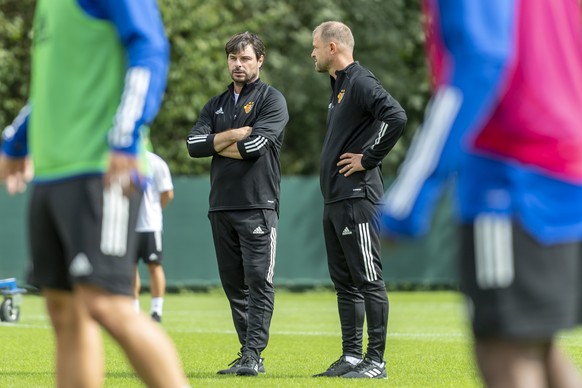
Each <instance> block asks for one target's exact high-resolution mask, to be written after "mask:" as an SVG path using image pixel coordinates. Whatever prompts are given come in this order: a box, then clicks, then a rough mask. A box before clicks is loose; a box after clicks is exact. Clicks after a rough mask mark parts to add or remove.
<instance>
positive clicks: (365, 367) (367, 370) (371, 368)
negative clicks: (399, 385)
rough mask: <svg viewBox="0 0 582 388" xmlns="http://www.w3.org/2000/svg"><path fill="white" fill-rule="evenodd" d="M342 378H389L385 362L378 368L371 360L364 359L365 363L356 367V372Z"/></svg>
mask: <svg viewBox="0 0 582 388" xmlns="http://www.w3.org/2000/svg"><path fill="white" fill-rule="evenodd" d="M342 377H344V378H347V379H385V378H387V375H386V363H385V362H383V363H382V365H381V366H378V365H376V363H375V362H373V361H372V360H370V359H369V358H364V361H362V362H360V363H359V364H358V365H356V367H355V368H354V370H352V371H351V372H348V373H346V374H344V375H342Z"/></svg>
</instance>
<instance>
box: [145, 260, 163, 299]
mask: <svg viewBox="0 0 582 388" xmlns="http://www.w3.org/2000/svg"><path fill="white" fill-rule="evenodd" d="M148 268H149V271H150V288H151V294H152V298H163V297H164V294H165V293H166V275H165V274H164V269H163V268H162V266H161V265H160V264H149V265H148Z"/></svg>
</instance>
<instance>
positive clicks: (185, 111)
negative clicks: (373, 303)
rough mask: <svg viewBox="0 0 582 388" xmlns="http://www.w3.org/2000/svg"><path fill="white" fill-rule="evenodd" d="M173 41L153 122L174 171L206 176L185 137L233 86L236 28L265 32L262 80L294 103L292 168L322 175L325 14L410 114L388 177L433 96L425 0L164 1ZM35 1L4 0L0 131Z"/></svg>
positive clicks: (19, 83) (287, 162) (16, 98)
mask: <svg viewBox="0 0 582 388" xmlns="http://www.w3.org/2000/svg"><path fill="white" fill-rule="evenodd" d="M158 3H159V5H160V9H161V12H162V16H163V18H164V22H165V26H166V31H167V34H168V37H169V39H170V42H171V46H172V54H171V61H172V63H171V69H170V76H169V83H168V89H167V93H166V97H165V101H164V104H163V106H162V108H161V111H160V114H159V116H158V118H157V119H156V121H155V123H154V125H153V128H152V139H153V143H154V145H155V147H156V151H157V152H158V153H159V154H160V155H162V156H163V157H164V158H165V159H167V160H168V161H169V163H170V167H171V169H172V171H173V173H174V174H179V175H195V174H200V173H206V172H207V171H208V167H209V160H208V159H202V160H193V159H190V158H189V157H188V155H187V153H186V150H185V145H184V139H185V137H186V134H187V133H188V131H189V129H190V127H191V126H192V125H193V123H194V122H195V121H196V119H197V115H198V112H199V111H200V110H201V108H202V106H203V105H204V103H205V102H206V101H207V100H208V99H209V98H210V97H212V96H213V95H215V94H217V93H219V92H221V91H222V90H223V89H224V88H225V86H226V85H227V84H228V83H229V82H230V78H229V75H228V72H227V69H226V57H225V55H224V44H225V42H226V41H227V40H228V38H229V37H230V36H231V35H232V34H234V33H237V32H241V31H246V30H248V31H252V32H256V33H258V34H259V35H260V36H261V37H262V39H263V40H264V42H265V45H266V47H267V58H266V63H265V66H264V69H263V72H262V73H261V74H262V78H263V79H264V80H266V81H267V82H269V83H271V84H272V85H273V86H275V87H276V88H278V89H280V90H281V91H282V92H283V94H284V95H285V97H286V99H287V103H288V106H289V111H290V117H291V119H290V122H289V125H288V127H287V131H286V136H285V141H284V145H283V153H282V168H283V172H284V173H285V174H291V175H295V174H300V175H310V174H316V173H317V171H318V163H319V162H318V161H319V151H320V147H321V142H322V139H323V135H324V132H325V116H326V111H327V105H328V98H329V80H328V77H327V76H326V75H325V74H319V73H316V72H315V70H314V65H313V61H312V59H311V58H310V53H311V50H312V40H311V31H312V30H313V28H314V27H315V26H316V25H317V24H319V23H320V22H322V21H325V20H341V21H344V22H345V23H346V24H348V25H349V26H350V27H351V28H352V30H353V33H354V36H355V40H356V48H355V57H356V59H357V60H359V61H360V63H362V65H364V66H366V67H368V68H370V69H371V70H372V71H373V72H374V73H375V74H376V76H377V77H378V78H379V79H380V80H381V81H382V83H383V84H384V86H385V87H386V88H387V89H388V90H389V92H390V93H391V94H392V95H393V96H394V97H396V99H398V100H399V101H400V102H401V104H402V105H403V106H404V108H405V109H406V111H407V113H408V116H409V125H408V130H407V131H406V133H405V136H404V139H403V140H402V141H401V142H400V143H399V144H398V145H397V146H396V148H395V150H394V151H393V152H392V153H391V154H390V155H389V156H388V157H387V160H386V169H385V172H386V174H392V173H393V172H394V171H395V169H396V166H397V165H398V164H399V162H400V161H401V159H402V157H403V154H404V151H405V149H406V148H407V147H408V144H409V142H410V138H411V135H412V133H413V132H414V130H415V129H416V127H417V126H418V124H419V122H420V119H421V115H422V111H423V107H424V105H425V103H426V100H427V95H428V83H427V77H426V70H425V66H424V63H425V61H424V52H423V51H424V49H423V34H422V28H421V16H420V12H419V10H420V5H419V3H420V0H410V1H406V0H390V1H384V0H350V1H348V0H312V1H304V0H282V1H275V0H272V1H264V0H211V1H208V0H159V1H158ZM34 4H35V2H34V1H33V0H0V64H1V65H0V127H4V126H5V125H7V124H9V123H10V121H11V120H12V118H14V117H15V115H16V114H17V112H18V110H19V109H20V107H21V106H22V105H23V104H24V102H25V101H26V96H27V93H28V76H29V71H30V59H29V55H28V53H29V50H30V41H31V32H30V30H31V24H32V12H33V9H34Z"/></svg>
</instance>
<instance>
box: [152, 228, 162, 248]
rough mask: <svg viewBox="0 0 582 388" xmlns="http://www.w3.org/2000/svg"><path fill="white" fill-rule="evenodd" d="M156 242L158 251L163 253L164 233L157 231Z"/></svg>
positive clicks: (155, 234)
mask: <svg viewBox="0 0 582 388" xmlns="http://www.w3.org/2000/svg"><path fill="white" fill-rule="evenodd" d="M154 240H155V241H156V250H157V251H159V252H161V251H162V232H160V231H159V230H158V231H155V232H154Z"/></svg>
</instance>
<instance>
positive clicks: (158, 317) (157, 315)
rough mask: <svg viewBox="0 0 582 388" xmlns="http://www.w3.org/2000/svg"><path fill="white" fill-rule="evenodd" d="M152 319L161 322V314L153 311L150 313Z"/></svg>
mask: <svg viewBox="0 0 582 388" xmlns="http://www.w3.org/2000/svg"><path fill="white" fill-rule="evenodd" d="M151 317H152V319H153V320H154V321H156V322H158V323H162V316H161V315H159V314H158V313H156V312H155V311H154V312H153V313H152V315H151Z"/></svg>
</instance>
